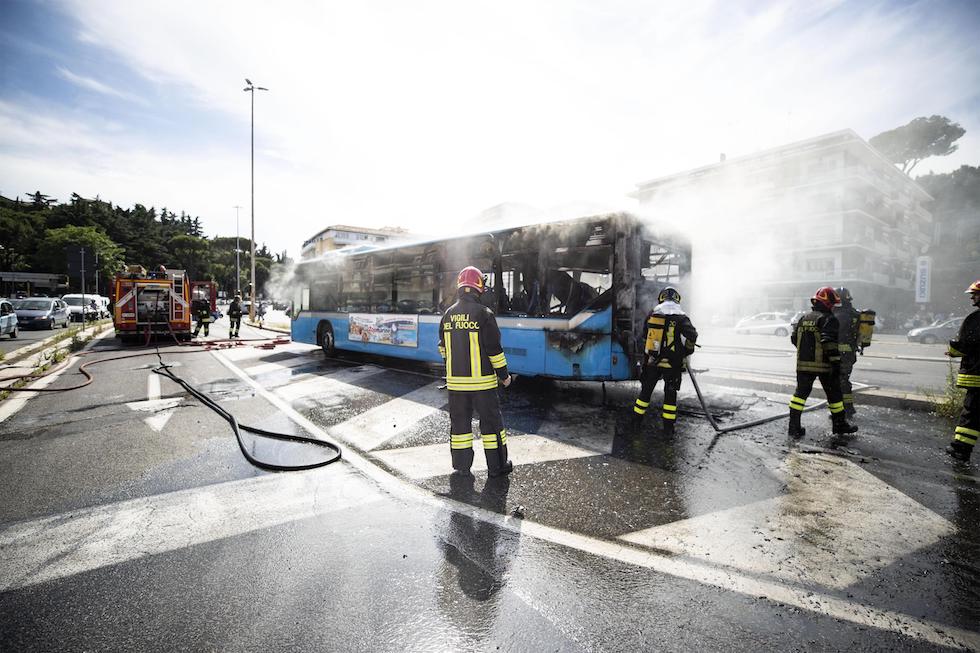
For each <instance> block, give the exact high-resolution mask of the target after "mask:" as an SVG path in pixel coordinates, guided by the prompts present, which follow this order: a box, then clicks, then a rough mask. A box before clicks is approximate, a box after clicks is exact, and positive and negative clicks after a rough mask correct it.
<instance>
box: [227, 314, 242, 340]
mask: <svg viewBox="0 0 980 653" xmlns="http://www.w3.org/2000/svg"><path fill="white" fill-rule="evenodd" d="M228 322H229V326H228V335H230V336H237V335H238V331H239V329H241V328H242V316H241V315H239V316H238V317H229V318H228Z"/></svg>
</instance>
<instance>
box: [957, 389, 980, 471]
mask: <svg viewBox="0 0 980 653" xmlns="http://www.w3.org/2000/svg"><path fill="white" fill-rule="evenodd" d="M977 438H980V388H967V389H966V398H965V399H964V400H963V412H962V413H960V421H959V423H958V424H957V426H956V430H955V432H954V433H953V447H954V448H956V449H960V450H962V451H963V452H964V453H966V454H968V455H969V454H970V453H972V452H973V447H974V446H976V444H977Z"/></svg>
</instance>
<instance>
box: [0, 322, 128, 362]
mask: <svg viewBox="0 0 980 653" xmlns="http://www.w3.org/2000/svg"><path fill="white" fill-rule="evenodd" d="M73 325H74V323H70V327H72V326H73ZM106 326H112V322H111V321H110V322H109V323H108V324H107V325H106ZM63 334H64V331H62V332H61V333H53V334H51V335H50V336H48V337H47V338H45V339H44V340H37V341H35V342H32V343H31V344H29V345H24V346H23V347H20V348H18V349H15V350H13V351H11V352H7V354H6V355H5V356H4V358H3V361H0V366H2V365H9V364H11V363H16V362H18V361H20V360H21V359H22V358H26V357H27V356H33V355H35V354H38V353H40V352H42V351H44V350H45V349H46V348H47V346H48V345H50V344H51V342H52V340H54V339H55V338H60V340H59V341H58V342H62V341H64V340H68V338H64V337H62V335H63Z"/></svg>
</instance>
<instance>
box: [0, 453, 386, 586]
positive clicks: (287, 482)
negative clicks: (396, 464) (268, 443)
mask: <svg viewBox="0 0 980 653" xmlns="http://www.w3.org/2000/svg"><path fill="white" fill-rule="evenodd" d="M380 498H381V493H380V491H379V490H378V488H377V487H376V486H375V485H373V484H372V483H371V482H370V481H367V480H366V479H364V477H363V476H361V475H360V474H358V473H357V472H355V471H353V470H351V469H350V468H347V467H343V466H341V465H334V466H331V467H329V468H328V469H327V470H322V469H321V470H314V471H310V472H292V473H290V474H271V475H266V476H258V477H254V478H249V479H245V480H242V481H232V482H229V483H220V484H217V485H206V486H203V487H198V488H194V489H190V490H181V491H179V492H171V493H168V494H160V495H156V496H151V497H143V498H139V499H132V500H129V501H121V502H118V503H111V504H108V505H104V506H97V507H94V508H87V509H82V510H73V511H72V512H71V513H70V514H63V515H54V516H52V517H45V518H42V519H37V520H33V521H28V522H21V523H17V524H14V525H12V526H9V527H7V528H5V529H3V530H0V551H3V556H0V592H2V591H8V590H12V589H16V588H18V587H25V586H29V585H35V584H38V583H43V582H46V581H50V580H55V579H58V578H64V577H66V576H71V575H74V574H79V573H82V572H85V571H90V570H92V569H99V568H101V567H106V566H108V565H115V564H120V563H123V562H126V561H128V560H134V559H138V558H142V557H145V556H150V555H155V554H159V553H165V552H167V551H174V550H177V549H182V548H184V547H189V546H193V545H196V544H202V543H205V542H212V541H214V540H218V539H223V538H227V537H234V536H236V535H242V534H244V533H249V532H252V531H256V530H260V529H263V528H269V527H271V526H276V525H279V524H286V523H289V522H293V521H297V520H300V519H305V518H307V517H313V516H316V515H320V514H324V513H328V512H333V511H337V510H344V509H346V508H352V507H355V506H359V505H364V504H366V503H369V502H372V501H376V500H378V499H380Z"/></svg>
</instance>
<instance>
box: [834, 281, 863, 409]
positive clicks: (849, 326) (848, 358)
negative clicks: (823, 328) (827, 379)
mask: <svg viewBox="0 0 980 653" xmlns="http://www.w3.org/2000/svg"><path fill="white" fill-rule="evenodd" d="M837 295H838V297H840V306H837V307H836V308H834V317H836V318H837V323H838V325H839V328H840V331H839V333H838V338H837V349H838V351H839V352H840V391H841V396H842V398H843V401H844V415H846V416H847V417H852V416H853V415H854V414H855V413H856V412H857V411H855V410H854V394H853V390H852V387H851V372H852V371H854V364H855V363H857V352H861V354H862V355H863V354H864V348H863V347H862V346H861V312H860V311H858V310H857V309H855V308H854V304H853V303H852V302H853V301H854V298H853V297H852V296H851V291H850V290H848V289H847V288H843V287H842V288H838V289H837Z"/></svg>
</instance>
